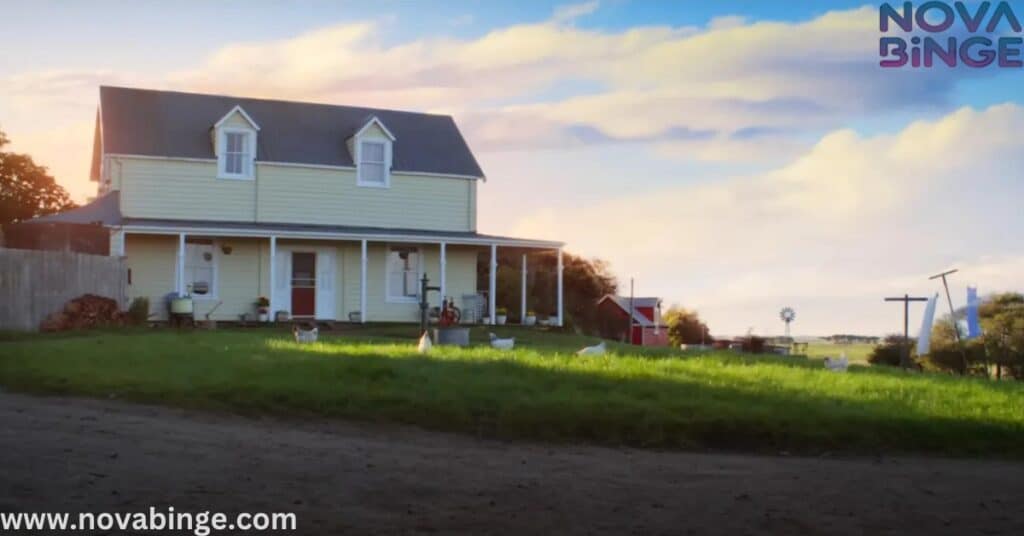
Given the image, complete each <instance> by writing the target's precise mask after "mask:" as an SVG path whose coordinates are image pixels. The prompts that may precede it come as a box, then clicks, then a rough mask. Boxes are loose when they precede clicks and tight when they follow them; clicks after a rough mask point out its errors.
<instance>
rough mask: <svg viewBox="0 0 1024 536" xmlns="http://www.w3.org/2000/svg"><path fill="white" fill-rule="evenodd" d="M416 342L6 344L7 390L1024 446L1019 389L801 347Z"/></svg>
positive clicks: (649, 439)
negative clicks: (592, 352)
mask: <svg viewBox="0 0 1024 536" xmlns="http://www.w3.org/2000/svg"><path fill="white" fill-rule="evenodd" d="M487 331H488V330H486V329H483V328H475V329H474V330H473V339H474V342H475V343H477V344H476V345H475V346H473V347H470V348H449V347H446V348H438V347H435V348H434V350H433V352H432V353H431V354H430V355H429V356H421V355H419V354H417V353H416V352H415V345H414V343H415V338H414V334H415V328H414V327H410V326H370V327H366V328H349V329H347V330H344V331H339V332H333V333H330V334H326V335H325V336H322V340H321V342H318V343H316V344H309V345H298V344H295V343H294V342H292V341H291V340H290V334H289V333H286V332H283V331H278V330H270V329H249V330H220V331H182V332H177V331H174V330H168V329H159V330H144V331H127V332H118V333H103V332H99V333H83V334H78V335H75V336H66V335H65V336H56V337H55V336H32V337H24V338H20V340H9V341H8V342H0V386H2V387H3V388H5V389H11V390H18V391H26V392H34V393H44V394H71V395H84V396H95V397H110V396H114V397H117V398H121V399H127V400H133V401H140V402H150V403H159V404H168V405H174V406H182V407H190V408H208V409H215V410H226V411H234V412H241V413H247V414H268V413H269V414H278V415H301V416H306V417H310V416H314V417H315V416H323V417H343V418H354V419H362V420H375V421H391V422H400V423H407V424H414V425H419V426H423V427H427V428H432V429H439V430H448V431H454V432H468V433H472V434H478V435H483V436H488V437H501V438H529V439H540V440H552V441H587V442H595V443H603V444H616V445H617V444H628V445H637V446H650V447H682V448H703V447H712V448H725V449H738V450H745V451H771V452H775V451H779V450H786V451H792V452H820V451H844V452H856V453H873V452H878V451H883V450H884V451H890V452H930V453H940V454H953V455H999V456H1008V457H1019V456H1021V453H1022V452H1024V448H1022V447H1024V386H1022V385H1020V384H1018V383H1015V382H993V381H987V380H980V379H963V378H955V377H951V376H944V375H931V374H913V373H905V372H901V371H899V370H895V369H889V368H885V367H859V366H854V367H852V368H851V369H850V371H849V372H848V373H845V374H837V373H832V372H829V371H827V370H824V368H823V367H822V366H821V364H820V362H819V361H817V360H813V359H807V358H801V357H753V356H742V355H737V354H734V353H731V352H718V353H715V352H711V353H704V354H685V355H684V354H683V353H681V352H678V351H675V350H671V349H660V350H642V349H638V348H635V347H628V346H621V345H616V344H610V345H609V349H610V353H609V355H606V356H592V357H578V356H575V355H573V353H572V352H573V351H574V350H576V349H577V348H579V347H581V346H583V345H585V344H592V343H594V342H596V340H594V339H588V338H585V337H579V336H574V335H562V334H556V333H544V332H539V331H535V330H531V331H527V330H521V329H518V328H500V327H499V328H496V329H495V331H496V332H497V333H498V334H499V335H501V336H508V335H514V336H516V337H517V338H518V339H517V340H518V342H517V347H516V349H515V350H514V351H510V352H503V351H498V350H494V349H491V348H490V347H489V346H487V345H486V343H485V341H486V333H487Z"/></svg>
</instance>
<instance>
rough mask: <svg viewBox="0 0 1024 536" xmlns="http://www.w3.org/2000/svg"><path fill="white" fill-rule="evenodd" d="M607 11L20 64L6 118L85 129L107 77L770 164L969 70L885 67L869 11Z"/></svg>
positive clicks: (518, 142)
mask: <svg viewBox="0 0 1024 536" xmlns="http://www.w3.org/2000/svg"><path fill="white" fill-rule="evenodd" d="M597 8H598V4H597V2H587V3H582V4H574V5H569V6H563V7H562V8H559V9H558V10H557V12H556V14H555V15H553V17H552V19H551V20H548V21H543V22H538V23H531V24H516V25H510V26H506V27H499V28H495V29H493V30H491V31H489V32H487V33H486V34H484V35H482V36H479V37H475V38H469V39H456V38H451V37H445V36H443V35H435V36H433V37H427V38H421V39H417V40H411V41H406V42H399V43H397V44H392V43H389V42H385V41H384V40H383V39H382V37H381V35H382V32H384V31H385V30H386V29H387V28H388V26H389V24H388V23H387V22H386V21H363V22H350V23H344V24H334V25H328V26H325V27H322V28H319V29H314V30H310V31H307V32H304V33H302V34H300V35H297V36H295V37H291V38H285V39H277V40H254V41H251V42H244V43H230V44H226V45H224V46H222V47H220V48H218V49H216V50H214V51H212V52H211V53H210V54H209V55H208V56H206V57H205V58H204V59H203V60H202V61H201V62H199V63H198V64H197V65H196V66H194V67H193V68H189V69H184V70H181V71H178V72H172V73H169V74H167V75H165V76H163V77H160V78H151V77H140V76H134V75H131V74H119V75H116V76H115V75H114V74H112V73H111V72H109V71H102V70H98V71H95V72H89V71H81V72H60V71H54V72H43V73H23V74H20V75H15V76H10V77H7V78H5V79H3V80H0V95H4V97H5V99H4V101H5V102H0V113H3V115H2V116H0V118H2V119H3V121H4V124H5V125H6V126H7V127H8V129H9V130H12V131H13V132H12V137H13V138H14V139H15V140H18V139H22V140H23V139H26V138H28V137H32V136H36V135H37V134H33V132H35V133H38V130H36V125H35V123H34V122H36V121H38V120H39V118H40V117H43V116H47V114H50V115H52V116H53V117H56V118H58V120H60V121H66V120H70V118H72V117H77V118H78V119H77V120H76V121H77V127H76V128H81V125H84V124H85V123H87V122H91V120H92V117H91V115H92V111H93V110H94V108H95V98H96V97H95V96H96V86H97V85H98V84H99V83H120V84H126V85H137V86H146V87H156V88H170V89H182V90H191V91H209V92H216V93H222V94H237V95H244V96H261V97H280V98H288V99H297V100H313V101H321V102H336V103H346V104H360V105H369V106H379V107H388V108H401V109H414V110H428V111H439V112H447V113H452V114H454V115H455V116H456V119H457V120H458V121H459V123H460V125H461V126H462V128H463V130H464V131H465V133H466V136H467V138H468V140H469V142H470V144H471V146H473V147H474V148H475V149H476V150H477V151H478V152H484V151H492V150H536V149H539V148H543V149H553V148H572V147H580V146H587V145H608V144H648V145H651V146H654V147H656V149H657V151H658V154H659V155H661V156H672V157H675V158H680V159H682V160H686V159H693V158H696V159H705V160H712V161H725V162H734V161H736V160H737V159H743V160H754V161H762V162H764V161H777V160H778V159H779V158H780V157H785V156H786V155H788V154H793V153H796V152H799V151H801V150H803V149H805V148H806V140H807V139H808V136H807V133H808V132H811V133H815V132H820V131H824V130H827V129H830V128H835V127H837V126H841V125H842V124H843V123H844V122H845V121H846V120H847V119H848V118H850V117H852V116H861V115H864V114H871V113H875V112H879V113H883V112H884V109H886V108H895V107H900V106H921V105H928V104H929V103H936V102H941V101H942V100H943V98H944V96H945V95H946V94H947V93H948V92H949V91H950V89H951V87H952V84H953V82H954V80H955V78H954V77H955V76H960V75H959V74H955V73H951V72H946V71H942V70H935V71H934V72H913V73H894V72H884V71H883V70H881V69H878V68H877V67H876V66H875V63H874V62H875V55H876V51H875V50H874V47H875V44H876V42H877V28H875V19H876V18H877V15H876V14H875V10H874V8H871V7H864V8H861V9H854V10H848V11H837V12H830V13H826V14H825V15H822V16H820V17H817V18H814V19H810V20H806V21H802V22H765V21H747V20H745V19H743V18H741V17H736V16H728V17H721V18H717V19H714V20H712V21H711V22H710V23H709V24H708V25H707V26H706V27H702V28H698V27H670V26H642V27H634V28H628V29H624V30H614V31H609V30H594V29H584V28H579V27H577V26H574V25H572V24H567V22H568V21H571V20H573V19H575V18H577V17H581V16H584V15H586V14H588V13H591V12H593V11H594V10H596V9H597ZM61 108H63V110H64V111H58V109H61ZM27 110H31V115H32V117H29V112H27ZM40 110H46V111H44V112H40ZM74 130H75V129H68V130H67V131H66V132H68V133H71V132H73V131H74ZM25 132H29V133H28V134H25ZM58 135H59V133H58ZM68 141H70V140H68ZM62 143H64V142H62ZM32 149H33V150H34V151H35V152H38V154H39V157H40V158H41V159H43V160H44V161H47V162H50V163H51V165H52V166H53V168H54V169H55V170H58V171H59V172H60V175H61V176H62V177H67V178H66V179H65V180H73V181H75V184H78V181H79V179H78V178H77V177H79V176H80V175H79V173H82V172H83V171H79V170H86V169H87V168H88V161H87V155H86V152H84V151H75V152H72V153H71V154H65V153H63V152H60V151H58V150H57V149H56V146H55V145H52V144H51V145H47V144H46V143H43V145H41V146H33V147H32ZM72 158H73V159H74V160H75V161H74V162H71V159H72ZM76 188H77V186H76Z"/></svg>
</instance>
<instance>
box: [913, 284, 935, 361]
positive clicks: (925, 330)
mask: <svg viewBox="0 0 1024 536" xmlns="http://www.w3.org/2000/svg"><path fill="white" fill-rule="evenodd" d="M938 300H939V295H938V293H936V294H935V295H934V296H932V297H931V298H928V305H927V306H925V308H924V317H923V318H921V331H920V332H918V334H917V355H925V354H927V353H928V350H929V349H930V348H931V345H932V324H933V323H935V303H936V302H937V301H938Z"/></svg>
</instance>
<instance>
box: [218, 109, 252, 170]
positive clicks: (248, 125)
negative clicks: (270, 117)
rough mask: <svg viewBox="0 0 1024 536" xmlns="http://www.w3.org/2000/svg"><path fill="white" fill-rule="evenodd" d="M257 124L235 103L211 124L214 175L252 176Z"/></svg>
mask: <svg viewBox="0 0 1024 536" xmlns="http://www.w3.org/2000/svg"><path fill="white" fill-rule="evenodd" d="M259 129H260V127H259V125H257V124H256V122H255V121H253V120H252V118H251V117H249V114H247V113H245V110H243V109H242V108H241V107H240V106H235V107H234V108H233V109H232V110H231V111H230V112H228V114H227V115H225V116H224V117H222V118H221V120H220V121H217V123H216V124H215V125H214V151H215V152H216V154H217V177H218V178H220V179H243V180H250V179H252V178H254V173H253V171H254V169H253V168H254V167H255V166H254V165H255V161H256V135H257V132H258V131H259Z"/></svg>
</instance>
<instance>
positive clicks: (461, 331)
mask: <svg viewBox="0 0 1024 536" xmlns="http://www.w3.org/2000/svg"><path fill="white" fill-rule="evenodd" d="M434 344H437V345H445V344H446V345H451V346H469V328H435V329H434Z"/></svg>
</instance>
